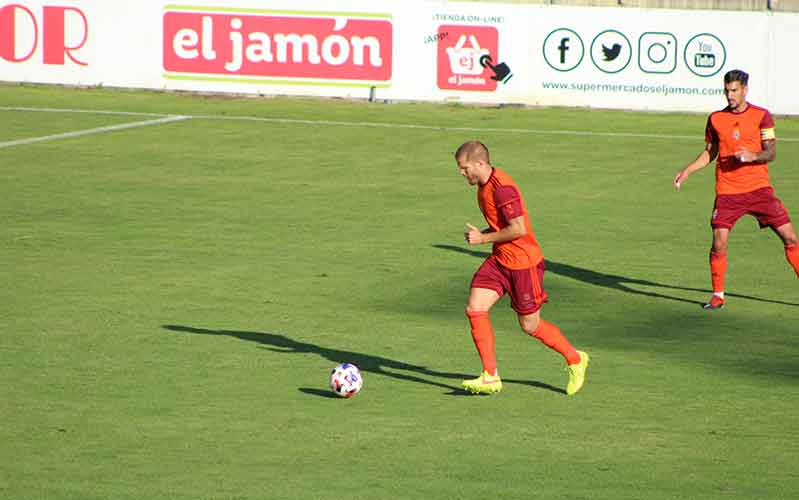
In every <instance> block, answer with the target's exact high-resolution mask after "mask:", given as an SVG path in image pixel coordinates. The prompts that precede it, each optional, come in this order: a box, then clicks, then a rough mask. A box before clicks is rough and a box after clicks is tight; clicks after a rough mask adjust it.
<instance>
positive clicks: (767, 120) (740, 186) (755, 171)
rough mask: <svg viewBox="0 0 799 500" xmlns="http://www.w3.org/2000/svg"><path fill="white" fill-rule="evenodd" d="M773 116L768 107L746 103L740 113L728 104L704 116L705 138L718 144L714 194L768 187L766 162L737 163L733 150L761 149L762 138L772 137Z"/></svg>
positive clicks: (708, 141) (769, 184)
mask: <svg viewBox="0 0 799 500" xmlns="http://www.w3.org/2000/svg"><path fill="white" fill-rule="evenodd" d="M775 138H776V136H775V135H774V119H773V118H772V117H771V113H769V112H768V110H766V109H764V108H761V107H759V106H755V105H753V104H749V105H748V106H747V108H746V110H744V111H743V112H742V113H733V112H732V111H730V109H729V108H726V109H723V110H721V111H716V112H715V113H712V114H711V115H710V116H709V117H708V119H707V127H706V128H705V141H706V142H707V143H716V144H718V145H719V157H718V159H717V160H716V194H738V193H748V192H750V191H754V190H756V189H760V188H764V187H770V186H771V181H770V180H769V177H768V163H741V162H740V161H738V159H737V158H735V153H736V151H739V150H741V149H747V150H749V151H751V152H753V153H757V152H759V151H762V150H763V141H766V140H774V139H775Z"/></svg>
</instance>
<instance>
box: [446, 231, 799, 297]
mask: <svg viewBox="0 0 799 500" xmlns="http://www.w3.org/2000/svg"><path fill="white" fill-rule="evenodd" d="M433 247H434V248H440V249H442V250H449V251H452V252H458V253H464V254H466V255H471V256H473V257H479V258H483V259H484V258H486V257H488V256H489V255H491V254H490V253H489V252H483V251H478V250H471V249H469V248H463V247H459V246H456V245H441V244H435V245H433ZM546 269H547V271H550V272H553V273H555V274H557V275H560V276H565V277H567V278H572V279H575V280H577V281H582V282H583V283H588V284H591V285H596V286H601V287H604V288H610V289H611V290H619V291H622V292H626V293H632V294H635V295H645V296H647V297H654V298H659V299H668V300H675V301H678V302H686V303H688V304H697V305H699V306H702V305H703V304H704V302H701V301H696V300H690V299H686V298H684V297H680V296H677V295H670V294H666V293H657V292H646V291H643V290H636V289H635V288H631V287H630V286H628V285H643V286H651V287H654V288H664V289H668V290H683V291H686V292H705V293H707V294H708V295H710V294H711V293H712V290H710V289H706V288H689V287H682V286H676V285H668V284H664V283H657V282H655V281H649V280H642V279H637V278H630V277H627V276H620V275H617V274H606V273H601V272H598V271H592V270H591V269H585V268H582V267H577V266H572V265H569V264H563V263H561V262H555V261H552V260H546ZM725 295H727V296H728V297H738V298H741V299H747V300H754V301H757V302H767V303H769V304H781V305H785V306H799V304H797V303H794V302H784V301H781V300H771V299H763V298H760V297H753V296H751V295H741V294H737V293H729V292H727V293H725Z"/></svg>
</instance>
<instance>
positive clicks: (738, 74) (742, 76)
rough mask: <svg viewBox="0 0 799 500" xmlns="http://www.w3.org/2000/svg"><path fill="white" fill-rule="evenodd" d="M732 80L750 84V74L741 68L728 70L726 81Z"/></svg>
mask: <svg viewBox="0 0 799 500" xmlns="http://www.w3.org/2000/svg"><path fill="white" fill-rule="evenodd" d="M732 82H741V85H743V86H746V85H749V74H748V73H747V72H746V71H743V70H740V69H734V70H731V71H728V72H727V74H725V75H724V83H725V84H727V83H732Z"/></svg>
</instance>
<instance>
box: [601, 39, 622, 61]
mask: <svg viewBox="0 0 799 500" xmlns="http://www.w3.org/2000/svg"><path fill="white" fill-rule="evenodd" d="M620 53H621V44H620V43H614V44H613V47H610V48H608V47H605V45H604V44H603V45H602V54H604V55H605V60H606V61H612V60H614V59H616V58H617V57H619V54H620Z"/></svg>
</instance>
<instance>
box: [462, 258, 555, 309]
mask: <svg viewBox="0 0 799 500" xmlns="http://www.w3.org/2000/svg"><path fill="white" fill-rule="evenodd" d="M471 287H472V288H488V289H489V290H494V291H495V292H497V293H498V294H499V296H500V297H502V295H504V294H505V292H507V293H508V295H509V296H510V306H511V307H512V308H513V310H514V311H516V312H517V313H518V314H533V313H534V312H536V311H538V310H539V309H541V306H542V305H544V302H546V301H547V299H548V297H547V293H546V292H545V291H544V261H543V260H542V261H541V262H540V263H539V264H538V265H537V266H536V267H531V268H527V269H508V268H507V267H504V266H503V265H502V264H500V263H499V262H497V259H496V258H494V256H491V257H489V258H487V259H486V260H485V262H483V265H481V266H480V268H479V269H478V270H477V272H476V273H474V277H473V278H472V285H471Z"/></svg>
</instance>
